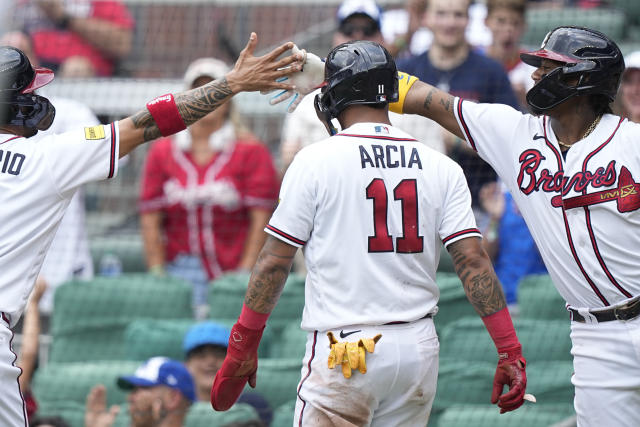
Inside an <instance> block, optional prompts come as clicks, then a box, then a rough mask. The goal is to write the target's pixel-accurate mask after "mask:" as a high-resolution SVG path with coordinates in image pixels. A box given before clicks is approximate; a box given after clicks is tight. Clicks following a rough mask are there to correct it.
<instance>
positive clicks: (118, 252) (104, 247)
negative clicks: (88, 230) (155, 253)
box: [89, 233, 147, 273]
mask: <svg viewBox="0 0 640 427" xmlns="http://www.w3.org/2000/svg"><path fill="white" fill-rule="evenodd" d="M89 250H90V251H91V258H92V259H93V267H94V270H95V271H96V272H99V271H100V260H101V259H102V257H103V256H105V255H108V254H111V255H115V256H116V257H118V258H119V259H120V262H122V271H123V272H125V273H144V272H145V271H147V264H146V261H145V258H144V245H143V243H142V237H141V236H140V233H135V234H125V235H122V234H118V235H115V236H96V237H92V238H91V239H90V240H89Z"/></svg>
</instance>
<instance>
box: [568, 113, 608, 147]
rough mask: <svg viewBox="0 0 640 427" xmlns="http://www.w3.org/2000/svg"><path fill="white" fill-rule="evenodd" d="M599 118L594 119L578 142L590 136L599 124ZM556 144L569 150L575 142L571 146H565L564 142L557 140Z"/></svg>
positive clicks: (600, 116)
mask: <svg viewBox="0 0 640 427" xmlns="http://www.w3.org/2000/svg"><path fill="white" fill-rule="evenodd" d="M601 118H602V115H599V116H598V117H596V119H595V120H594V121H593V122H592V123H591V126H589V128H588V129H587V131H586V132H585V133H584V135H582V137H581V138H580V139H579V140H578V141H582V140H583V139H585V138H586V137H588V136H589V135H591V132H593V130H594V129H595V128H596V126H598V123H600V119H601ZM578 141H576V142H578ZM558 144H560V145H562V146H563V147H567V148H571V147H572V146H573V144H575V142H574V143H573V144H565V143H564V142H562V141H560V140H559V139H558Z"/></svg>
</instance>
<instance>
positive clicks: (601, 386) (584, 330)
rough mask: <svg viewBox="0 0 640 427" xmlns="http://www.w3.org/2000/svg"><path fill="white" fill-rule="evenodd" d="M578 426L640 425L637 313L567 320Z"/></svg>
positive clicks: (639, 327) (639, 363) (639, 329)
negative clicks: (598, 319) (618, 317)
mask: <svg viewBox="0 0 640 427" xmlns="http://www.w3.org/2000/svg"><path fill="white" fill-rule="evenodd" d="M571 341H572V348H571V354H573V369H574V375H573V378H572V379H571V382H572V383H573V385H574V386H575V388H576V395H575V399H574V406H575V409H576V414H577V416H578V427H603V426H616V427H638V426H640V317H636V318H635V319H632V320H629V321H618V320H614V321H610V322H602V323H579V322H571Z"/></svg>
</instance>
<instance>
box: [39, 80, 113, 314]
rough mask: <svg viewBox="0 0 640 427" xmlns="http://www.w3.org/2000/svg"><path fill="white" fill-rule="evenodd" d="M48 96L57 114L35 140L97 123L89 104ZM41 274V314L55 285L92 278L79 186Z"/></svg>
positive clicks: (47, 310) (50, 301)
mask: <svg viewBox="0 0 640 427" xmlns="http://www.w3.org/2000/svg"><path fill="white" fill-rule="evenodd" d="M38 92H39V93H40V92H44V96H46V92H45V91H43V90H42V89H40V90H39V91H38ZM47 98H49V101H51V103H52V104H53V105H55V107H56V117H55V120H54V121H53V124H52V125H51V127H50V128H49V129H47V130H46V131H44V132H42V131H40V132H38V134H37V135H36V136H34V137H32V138H34V139H35V138H37V139H40V138H45V137H47V136H48V135H52V134H56V133H63V132H67V131H70V130H72V129H76V128H77V127H78V126H79V125H84V126H95V125H98V124H100V122H99V121H98V118H97V117H96V116H95V115H94V114H93V112H92V111H91V110H90V109H89V107H87V106H86V105H84V104H82V103H80V102H77V101H75V100H72V99H66V98H55V97H54V98H50V97H47ZM40 276H42V277H44V279H45V280H46V282H47V289H46V290H45V292H44V294H43V295H42V297H41V299H40V306H39V307H40V311H41V312H43V313H51V310H52V309H53V296H54V293H55V290H56V289H57V288H58V286H60V285H61V284H63V283H64V282H67V281H69V280H71V279H73V278H82V279H90V278H91V277H93V260H92V258H91V252H90V250H89V238H88V236H87V230H86V221H85V208H84V197H83V191H82V189H79V190H78V191H77V192H76V194H75V195H74V196H73V197H72V198H71V201H70V202H69V206H67V209H66V211H65V214H64V216H63V217H62V221H61V222H60V225H59V226H58V231H57V232H56V234H55V237H54V238H53V241H52V242H51V246H50V247H49V250H48V251H47V256H46V257H45V259H44V263H43V264H42V267H41V269H40Z"/></svg>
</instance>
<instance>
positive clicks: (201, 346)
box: [182, 322, 273, 426]
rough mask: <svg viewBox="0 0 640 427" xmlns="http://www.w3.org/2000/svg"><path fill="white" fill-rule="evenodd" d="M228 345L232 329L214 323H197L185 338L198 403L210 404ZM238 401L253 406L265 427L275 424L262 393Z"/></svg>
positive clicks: (183, 348)
mask: <svg viewBox="0 0 640 427" xmlns="http://www.w3.org/2000/svg"><path fill="white" fill-rule="evenodd" d="M228 343H229V328H227V327H225V326H222V325H219V324H217V323H213V322H204V323H198V324H195V325H193V326H192V327H191V328H189V330H188V331H187V333H186V335H185V336H184V341H183V343H182V350H183V351H184V354H185V366H186V367H187V369H188V370H189V372H190V373H191V376H192V377H193V380H194V383H195V386H196V398H197V400H198V401H202V402H209V401H210V399H211V384H213V379H214V378H215V376H216V372H218V369H220V367H221V366H222V362H223V361H224V358H225V356H226V355H227V345H228ZM238 402H240V403H247V404H249V405H251V406H253V407H254V409H255V410H256V411H257V412H258V415H260V419H261V420H262V422H263V423H264V425H265V426H268V425H269V424H270V423H271V420H272V418H273V410H272V408H271V407H270V406H269V403H268V402H267V401H266V399H265V398H264V397H262V396H261V395H260V394H258V393H256V392H248V393H247V392H246V393H243V394H242V395H241V396H240V398H239V399H238Z"/></svg>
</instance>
